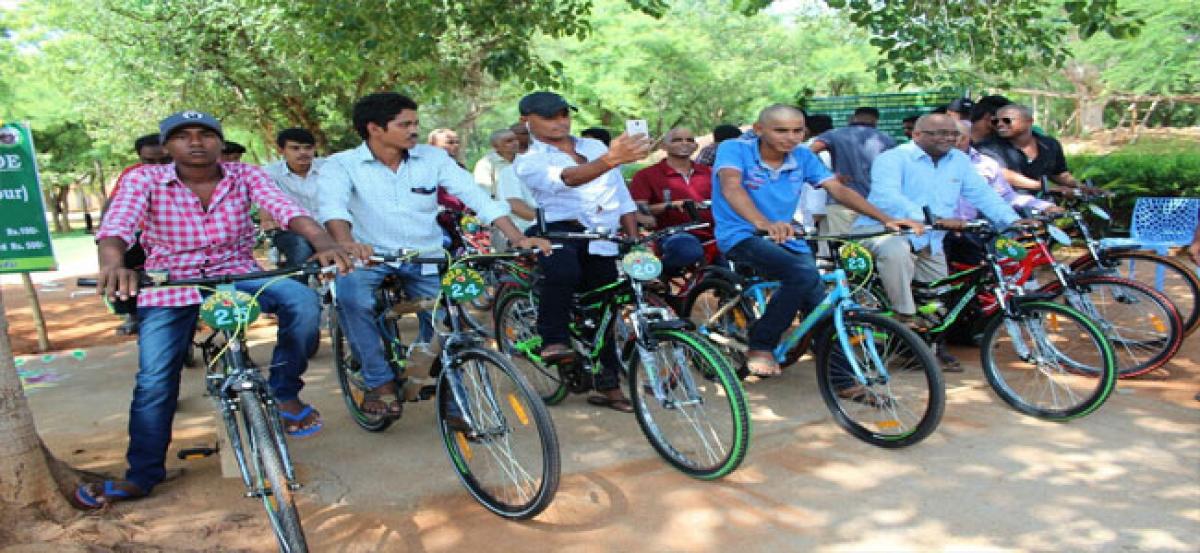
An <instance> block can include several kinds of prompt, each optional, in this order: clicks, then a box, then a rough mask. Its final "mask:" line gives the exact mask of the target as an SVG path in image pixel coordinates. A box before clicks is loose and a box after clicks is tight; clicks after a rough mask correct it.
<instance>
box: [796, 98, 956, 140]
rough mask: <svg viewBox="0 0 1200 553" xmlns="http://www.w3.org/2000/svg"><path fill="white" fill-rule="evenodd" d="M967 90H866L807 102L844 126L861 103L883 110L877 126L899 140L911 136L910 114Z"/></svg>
mask: <svg viewBox="0 0 1200 553" xmlns="http://www.w3.org/2000/svg"><path fill="white" fill-rule="evenodd" d="M967 95H968V94H967V93H966V92H955V91H952V90H939V91H927V92H894V93H889V94H866V95H863V96H830V97H827V98H809V99H808V101H807V102H805V103H804V109H805V110H807V111H808V113H822V114H825V115H828V116H830V117H832V118H833V126H834V127H835V128H836V127H844V126H846V123H847V121H849V120H850V114H852V113H854V109H855V108H858V107H872V108H876V109H878V110H879V123H877V124H876V125H875V128H877V129H879V131H880V132H882V133H884V134H888V135H890V136H891V137H892V138H894V139H896V140H897V141H899V142H903V141H905V140H908V138H907V137H905V136H904V128H903V125H902V124H901V123H902V122H903V121H904V119H905V118H906V117H910V116H913V115H925V114H926V113H929V112H930V111H931V110H933V108H936V107H938V106H944V105H948V104H949V103H950V102H951V101H953V100H954V99H955V98H961V97H963V96H967Z"/></svg>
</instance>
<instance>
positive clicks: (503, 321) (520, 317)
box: [493, 289, 567, 405]
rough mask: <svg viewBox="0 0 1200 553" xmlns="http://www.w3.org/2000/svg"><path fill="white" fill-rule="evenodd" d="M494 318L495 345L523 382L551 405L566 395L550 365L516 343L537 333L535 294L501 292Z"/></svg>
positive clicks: (533, 339) (534, 339)
mask: <svg viewBox="0 0 1200 553" xmlns="http://www.w3.org/2000/svg"><path fill="white" fill-rule="evenodd" d="M496 306H497V307H496V320H495V322H494V323H493V324H494V328H495V335H496V349H497V350H499V351H500V352H501V353H503V354H504V355H507V356H508V357H509V359H511V360H512V362H513V366H514V367H516V369H517V371H519V372H520V373H521V374H522V375H523V376H525V379H526V381H527V382H529V383H530V385H532V386H533V389H534V391H535V392H537V394H538V396H540V397H541V398H542V401H544V402H546V404H547V405H555V404H558V403H559V402H561V401H562V400H563V399H564V398H566V397H567V385H566V383H564V382H563V380H562V378H561V377H560V376H559V374H558V371H556V370H555V369H554V368H552V367H549V366H546V365H543V364H542V363H541V362H540V361H538V360H535V359H533V358H532V357H530V356H529V355H528V354H527V353H526V351H528V349H526V350H522V349H521V348H518V347H517V345H516V344H519V343H526V344H530V347H532V343H533V342H536V343H537V344H538V347H539V348H540V343H541V342H540V339H539V338H538V337H537V336H538V334H537V298H536V297H534V295H533V292H532V291H530V290H524V289H513V290H511V291H509V292H508V293H506V294H505V295H503V296H501V298H500V300H499V301H498V302H497V303H496Z"/></svg>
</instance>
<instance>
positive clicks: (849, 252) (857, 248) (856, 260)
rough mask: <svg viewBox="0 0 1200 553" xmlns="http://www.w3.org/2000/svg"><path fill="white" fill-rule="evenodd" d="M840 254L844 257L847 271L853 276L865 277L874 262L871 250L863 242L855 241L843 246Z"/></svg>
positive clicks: (843, 260) (844, 265)
mask: <svg viewBox="0 0 1200 553" xmlns="http://www.w3.org/2000/svg"><path fill="white" fill-rule="evenodd" d="M838 255H839V256H840V257H841V258H842V266H843V267H845V268H846V272H847V273H849V274H850V275H851V276H855V277H864V276H866V275H868V274H870V272H871V266H872V264H873V263H874V262H873V261H872V258H871V252H870V251H868V250H867V248H865V247H863V245H862V244H857V243H854V242H851V243H848V244H846V245H844V246H842V249H841V251H840V252H839V253H838Z"/></svg>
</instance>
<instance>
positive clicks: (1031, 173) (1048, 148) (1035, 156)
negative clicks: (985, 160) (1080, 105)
mask: <svg viewBox="0 0 1200 553" xmlns="http://www.w3.org/2000/svg"><path fill="white" fill-rule="evenodd" d="M992 126H993V127H994V128H995V129H996V136H995V137H994V138H992V139H991V140H988V141H985V142H983V143H981V144H979V146H978V149H979V151H980V152H982V153H983V154H984V155H988V156H991V157H993V158H996V159H997V160H999V161H1000V163H1001V164H1003V165H1004V178H1005V180H1007V181H1008V182H1009V183H1010V184H1012V185H1013V187H1015V188H1018V189H1021V190H1041V189H1042V179H1043V178H1047V179H1049V180H1051V181H1053V182H1054V183H1056V184H1058V185H1061V186H1066V187H1070V188H1084V187H1083V185H1081V184H1080V183H1079V181H1077V180H1075V177H1074V176H1073V175H1071V172H1070V171H1068V170H1067V158H1066V156H1064V155H1063V148H1062V144H1060V143H1059V142H1058V141H1057V140H1055V139H1053V138H1051V137H1049V136H1046V135H1044V134H1040V133H1035V132H1033V110H1031V109H1029V108H1028V107H1027V106H1023V105H1020V104H1009V105H1007V106H1004V107H1002V108H1000V109H999V110H997V111H996V117H994V118H992Z"/></svg>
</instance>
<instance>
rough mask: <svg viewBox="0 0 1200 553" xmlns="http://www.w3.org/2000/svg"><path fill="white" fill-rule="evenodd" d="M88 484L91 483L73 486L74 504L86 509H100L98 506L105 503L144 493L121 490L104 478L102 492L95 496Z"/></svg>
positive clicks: (135, 496)
mask: <svg viewBox="0 0 1200 553" xmlns="http://www.w3.org/2000/svg"><path fill="white" fill-rule="evenodd" d="M90 486H91V484H83V485H80V486H79V487H78V488H75V502H76V504H77V505H79V506H80V507H84V508H86V509H100V508H102V507H104V506H105V505H111V504H112V503H115V502H117V501H124V500H126V499H134V498H137V497H142V495H145V494H135V493H131V492H127V491H125V490H122V489H120V488H118V487H116V485H115V484H114V483H113V481H112V480H105V481H104V491H103V492H102V494H101V495H100V496H99V497H97V496H94V495H92V494H91V492H89V491H88V488H89V487H90Z"/></svg>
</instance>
